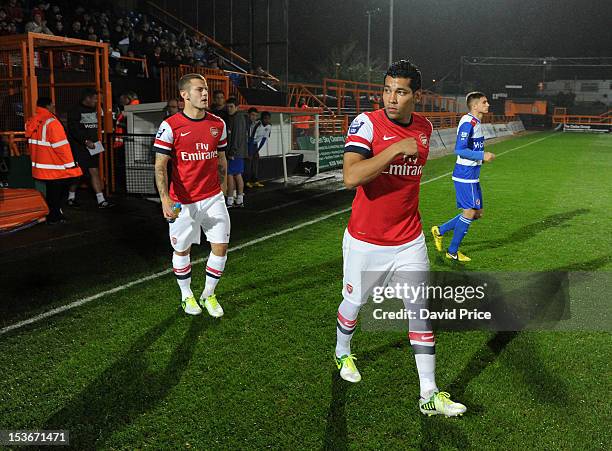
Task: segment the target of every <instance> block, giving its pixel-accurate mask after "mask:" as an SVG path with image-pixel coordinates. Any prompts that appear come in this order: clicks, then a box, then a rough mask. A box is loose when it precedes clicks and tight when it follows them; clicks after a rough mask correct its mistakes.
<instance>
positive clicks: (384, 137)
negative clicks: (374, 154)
mask: <svg viewBox="0 0 612 451" xmlns="http://www.w3.org/2000/svg"><path fill="white" fill-rule="evenodd" d="M393 138H397V136H387V135H385V136H383V141H389V140H390V139H393Z"/></svg>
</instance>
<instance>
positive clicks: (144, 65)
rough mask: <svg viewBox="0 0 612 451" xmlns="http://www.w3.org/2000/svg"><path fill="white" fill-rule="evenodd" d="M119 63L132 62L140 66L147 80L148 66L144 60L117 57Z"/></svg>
mask: <svg viewBox="0 0 612 451" xmlns="http://www.w3.org/2000/svg"><path fill="white" fill-rule="evenodd" d="M117 59H118V60H120V61H133V62H136V63H140V64H142V71H143V73H144V74H145V78H149V65H148V64H147V59H146V58H136V57H133V56H119V57H117Z"/></svg>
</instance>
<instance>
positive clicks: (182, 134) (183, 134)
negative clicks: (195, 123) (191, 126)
mask: <svg viewBox="0 0 612 451" xmlns="http://www.w3.org/2000/svg"><path fill="white" fill-rule="evenodd" d="M189 133H191V132H187V133H181V136H187V135H188V134H189Z"/></svg>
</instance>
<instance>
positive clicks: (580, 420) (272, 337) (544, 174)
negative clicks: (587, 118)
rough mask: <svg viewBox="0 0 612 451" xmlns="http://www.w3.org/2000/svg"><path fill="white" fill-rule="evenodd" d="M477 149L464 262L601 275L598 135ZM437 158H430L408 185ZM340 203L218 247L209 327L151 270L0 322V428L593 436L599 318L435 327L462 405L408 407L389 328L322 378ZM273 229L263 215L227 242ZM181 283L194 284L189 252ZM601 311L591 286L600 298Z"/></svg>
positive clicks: (427, 443)
mask: <svg viewBox="0 0 612 451" xmlns="http://www.w3.org/2000/svg"><path fill="white" fill-rule="evenodd" d="M542 138H544V139H542ZM535 141H537V142H535ZM527 144H528V145H527ZM511 149H514V150H511ZM488 150H491V151H493V152H495V153H497V154H500V156H499V158H498V159H497V160H496V161H495V162H494V163H493V164H491V165H485V166H483V169H482V175H481V184H482V187H483V193H484V209H485V210H484V212H485V213H484V217H483V219H482V220H480V221H477V222H476V223H475V224H474V225H473V226H472V227H471V229H470V233H469V234H468V235H467V237H466V239H465V240H464V246H463V247H462V249H463V251H464V252H465V253H466V254H467V255H469V256H471V257H472V258H473V261H472V262H471V263H469V264H468V265H466V266H465V269H466V270H476V271H540V270H543V271H547V270H575V271H610V270H612V261H611V258H610V254H611V249H612V234H610V233H609V231H608V228H609V225H610V224H611V223H612V213H611V212H612V210H611V208H610V207H611V204H612V194H611V193H612V190H611V188H612V186H611V182H610V180H611V177H610V175H611V174H612V137H611V136H601V135H586V134H585V135H578V134H576V135H572V134H561V133H557V134H551V133H536V134H528V135H524V136H521V137H518V138H515V139H510V140H507V141H504V142H501V143H498V144H495V145H492V146H488ZM508 150H511V151H510V152H508V153H504V152H506V151H508ZM453 161H454V158H453V157H452V156H447V157H444V158H441V159H437V160H432V161H430V162H429V163H428V164H427V166H426V168H425V171H424V176H423V180H424V181H426V180H428V179H433V178H435V177H437V176H440V175H442V174H445V173H447V172H449V171H452V168H453ZM420 198H421V215H422V217H423V222H424V227H425V229H426V232H427V234H426V235H427V240H428V248H429V253H430V260H431V263H432V269H434V270H443V269H449V263H448V262H446V261H445V260H443V259H442V258H440V256H438V255H437V254H436V252H435V250H434V248H433V244H432V243H431V240H430V236H429V234H428V230H429V228H430V227H431V226H432V225H434V224H436V223H440V222H442V221H444V220H446V219H448V218H450V217H451V215H453V214H456V213H455V212H456V209H455V208H454V204H455V200H454V190H453V185H452V182H451V180H450V177H443V178H440V179H438V180H435V181H432V182H431V183H426V184H424V185H423V186H422V189H421V197H420ZM351 199H352V196H351V195H350V193H343V192H338V193H337V194H333V195H330V196H326V197H322V198H319V199H316V200H314V201H312V203H308V202H306V203H303V204H300V205H295V206H291V207H287V209H285V210H283V211H281V212H280V214H279V215H280V217H282V219H275V221H276V222H274V225H275V226H278V225H279V224H282V226H283V227H289V226H291V225H295V224H299V223H301V222H304V221H308V220H310V219H313V218H317V217H319V216H322V215H325V214H328V213H332V212H334V211H338V210H341V209H343V208H347V207H348V206H350V200H351ZM348 216H349V213H342V214H338V215H335V216H332V217H330V218H329V219H326V220H323V221H320V222H316V223H314V224H312V225H309V226H307V227H303V228H300V229H298V230H295V231H293V232H291V233H287V234H285V235H281V236H278V237H275V238H273V239H270V240H267V241H263V242H261V243H258V244H255V245H253V246H249V247H246V248H244V249H241V250H239V251H236V252H233V253H231V254H230V256H229V260H228V264H227V267H226V271H225V274H224V276H223V279H222V280H221V283H220V285H219V288H218V292H217V294H218V298H219V300H220V301H221V303H222V305H223V307H224V309H225V311H226V315H225V317H224V318H222V320H220V321H216V320H213V319H211V318H208V317H206V316H201V317H195V318H191V317H186V316H185V315H184V314H182V312H180V313H179V311H178V310H177V307H178V288H177V287H176V283H175V281H174V280H173V277H172V276H171V275H167V276H164V277H161V278H158V279H155V280H153V281H150V282H147V283H143V284H140V285H137V286H135V287H132V288H129V289H127V290H123V291H119V292H117V293H115V294H111V295H108V296H106V297H103V298H101V299H98V300H96V301H94V302H92V303H89V304H87V305H85V306H83V307H79V308H76V309H73V310H71V311H69V312H66V313H63V314H61V315H58V316H55V317H53V318H50V319H47V320H44V321H42V322H40V323H37V324H35V325H33V326H28V327H26V328H22V329H20V330H17V331H13V332H11V333H9V334H6V335H3V336H0V355H1V356H2V362H1V364H0V368H1V372H2V377H1V378H0V429H9V428H10V429H68V430H69V431H70V438H71V444H72V446H73V447H74V448H75V449H94V448H97V449H144V448H148V449H188V448H192V449H229V450H236V449H262V448H271V449H291V450H296V449H338V450H343V449H360V450H361V449H372V450H378V449H398V450H407V449H444V450H447V449H449V450H450V449H461V450H464V449H503V450H515V449H516V450H519V449H520V450H523V449H533V448H536V449H550V450H559V449H572V450H574V449H575V450H586V449H605V448H606V447H608V446H609V444H610V442H612V437H611V434H610V428H609V426H606V424H607V422H608V421H609V418H610V417H611V414H612V409H611V408H610V401H609V400H608V398H607V397H608V396H609V395H610V393H611V392H612V390H611V389H612V386H611V383H610V382H611V380H612V378H611V373H610V366H609V361H610V355H611V340H610V334H609V333H607V332H588V331H585V332H533V331H532V332H521V333H511V332H509V333H489V332H461V333H458V332H454V333H451V332H441V333H439V334H437V356H438V359H437V380H438V385H439V386H440V388H442V389H445V390H448V391H450V392H451V395H452V396H453V398H454V399H456V400H458V401H461V402H463V403H465V404H466V405H467V407H468V412H467V413H466V415H465V416H464V417H461V418H438V417H431V418H428V417H424V416H422V415H421V414H420V413H419V411H418V408H417V399H418V378H417V374H416V368H415V365H414V359H413V355H412V352H411V350H410V346H409V343H408V341H407V339H406V336H405V334H398V333H396V332H376V333H373V332H366V331H361V330H360V329H359V328H358V329H357V332H356V334H355V337H354V339H353V350H354V352H355V353H356V354H357V356H358V361H357V364H358V367H359V369H360V370H361V372H362V375H363V381H362V382H361V383H359V384H356V385H349V384H348V383H346V382H344V381H342V380H340V379H339V378H338V376H337V371H336V370H335V366H334V364H333V362H332V352H333V348H334V345H335V333H336V332H335V315H336V309H337V307H338V303H339V302H340V300H341V294H340V290H341V285H342V281H341V280H342V253H341V239H342V233H343V231H344V228H345V226H346V222H347V220H348ZM264 222H265V221H262V224H263V223H264ZM272 231H274V230H266V229H265V227H263V226H261V227H260V228H258V229H256V230H254V231H252V232H251V234H249V233H246V232H245V233H243V234H242V236H240V237H238V239H237V240H236V241H235V242H234V243H233V245H236V244H239V243H240V242H246V241H248V240H249V239H252V238H256V237H257V236H262V235H264V234H265V232H267V233H271V232H272ZM167 254H168V253H167ZM167 257H168V255H166V254H164V255H160V261H159V263H158V264H159V266H158V267H157V270H161V269H164V268H165V267H167V264H168V263H167V262H166V260H167ZM164 262H165V263H164ZM156 264H157V263H156ZM137 275H138V274H137ZM142 275H145V274H142ZM126 280H129V278H128V279H126ZM193 286H194V292H196V293H198V294H199V292H200V290H201V289H202V286H203V266H202V265H201V264H199V265H196V266H194V281H193ZM107 287H108V286H107V285H104V286H103V285H102V284H101V285H100V287H90V288H91V292H92V293H95V292H96V290H98V291H99V290H101V289H104V288H107ZM78 294H79V293H72V296H73V297H72V298H71V295H69V294H68V293H65V292H60V293H56V294H55V295H56V297H57V299H56V300H55V301H56V302H57V304H58V305H61V304H62V303H65V302H68V301H70V300H73V298H74V296H77V295H78ZM52 295H53V293H51V294H50V296H52ZM609 306H610V299H609V298H605V299H601V305H600V306H598V307H599V308H601V311H602V314H609V308H610V307H609ZM606 312H607V313H606ZM25 316H27V315H25ZM605 418H608V420H605ZM605 443H608V445H605Z"/></svg>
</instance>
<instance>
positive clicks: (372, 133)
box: [345, 109, 433, 246]
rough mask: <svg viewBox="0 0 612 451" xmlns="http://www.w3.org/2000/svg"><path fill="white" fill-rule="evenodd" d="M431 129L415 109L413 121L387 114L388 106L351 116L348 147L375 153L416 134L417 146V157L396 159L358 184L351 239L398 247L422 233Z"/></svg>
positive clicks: (367, 154)
mask: <svg viewBox="0 0 612 451" xmlns="http://www.w3.org/2000/svg"><path fill="white" fill-rule="evenodd" d="M432 130H433V126H432V125H431V122H429V120H427V118H425V117H424V116H421V115H419V114H416V113H413V114H412V119H411V122H410V124H400V123H399V122H396V121H393V120H391V119H389V118H388V117H387V114H386V113H385V110H384V109H380V110H376V111H371V112H366V113H362V114H360V115H359V116H357V117H356V118H355V119H354V120H353V122H352V123H351V126H350V127H349V131H348V135H347V138H346V144H345V151H346V152H357V153H360V154H362V155H364V156H365V157H366V158H371V157H373V156H375V155H377V154H379V153H380V152H382V151H383V150H385V149H386V148H387V147H389V146H390V145H391V144H393V143H396V142H398V141H401V140H402V139H405V138H408V137H411V138H414V139H415V140H416V143H417V147H418V156H414V157H410V158H406V159H404V157H403V156H400V157H398V158H396V159H395V160H393V161H392V162H391V164H390V165H389V167H388V168H387V169H386V170H385V171H383V173H382V174H380V175H379V176H378V177H376V178H375V179H374V180H372V181H371V182H369V183H367V184H365V185H362V186H359V187H358V188H357V194H356V195H355V200H354V201H353V211H352V213H351V218H350V220H349V224H348V231H349V233H350V234H351V236H352V237H353V238H356V239H358V240H361V241H366V242H368V243H372V244H377V245H380V246H398V245H401V244H405V243H408V242H409V241H412V240H414V239H415V238H417V237H418V236H419V235H420V234H421V231H422V227H421V216H420V215H419V188H420V182H421V175H422V173H423V166H425V163H426V162H427V155H428V154H429V138H430V136H431V132H432Z"/></svg>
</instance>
